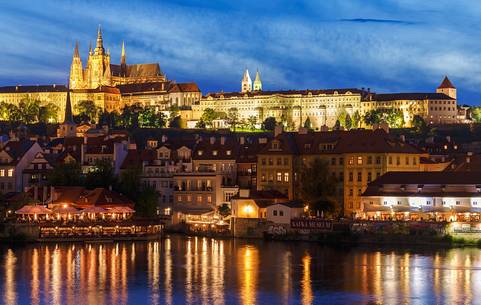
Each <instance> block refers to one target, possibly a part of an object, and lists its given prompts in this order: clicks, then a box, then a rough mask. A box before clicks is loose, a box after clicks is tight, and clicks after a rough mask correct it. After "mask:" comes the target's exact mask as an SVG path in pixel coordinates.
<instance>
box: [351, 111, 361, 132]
mask: <svg viewBox="0 0 481 305" xmlns="http://www.w3.org/2000/svg"><path fill="white" fill-rule="evenodd" d="M360 124H361V114H360V113H359V110H356V111H355V112H354V114H353V115H352V127H353V128H359V127H361V126H360Z"/></svg>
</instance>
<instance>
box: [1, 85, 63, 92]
mask: <svg viewBox="0 0 481 305" xmlns="http://www.w3.org/2000/svg"><path fill="white" fill-rule="evenodd" d="M67 91H68V89H67V87H66V86H65V85H55V84H54V85H36V86H21V85H18V86H5V87H0V93H38V92H67Z"/></svg>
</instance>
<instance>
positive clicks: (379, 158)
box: [376, 156, 381, 164]
mask: <svg viewBox="0 0 481 305" xmlns="http://www.w3.org/2000/svg"><path fill="white" fill-rule="evenodd" d="M376 164H381V157H379V156H377V157H376Z"/></svg>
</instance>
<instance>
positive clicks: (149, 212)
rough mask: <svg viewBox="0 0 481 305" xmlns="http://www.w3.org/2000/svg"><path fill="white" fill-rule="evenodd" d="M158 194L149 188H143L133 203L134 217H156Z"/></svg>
mask: <svg viewBox="0 0 481 305" xmlns="http://www.w3.org/2000/svg"><path fill="white" fill-rule="evenodd" d="M158 202H159V193H158V192H157V191H156V190H155V189H154V188H153V187H150V186H144V187H143V188H142V191H141V192H140V193H139V195H138V197H137V198H136V202H135V215H136V216H140V217H154V216H156V215H157V206H158Z"/></svg>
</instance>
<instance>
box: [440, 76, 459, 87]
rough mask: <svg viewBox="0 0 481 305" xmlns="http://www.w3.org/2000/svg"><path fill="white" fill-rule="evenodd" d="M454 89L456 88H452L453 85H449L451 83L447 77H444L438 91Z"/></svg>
mask: <svg viewBox="0 0 481 305" xmlns="http://www.w3.org/2000/svg"><path fill="white" fill-rule="evenodd" d="M448 88H449V89H456V87H454V85H453V83H451V81H450V80H449V78H448V77H447V76H445V77H444V79H443V81H442V83H441V85H439V87H438V89H448Z"/></svg>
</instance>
